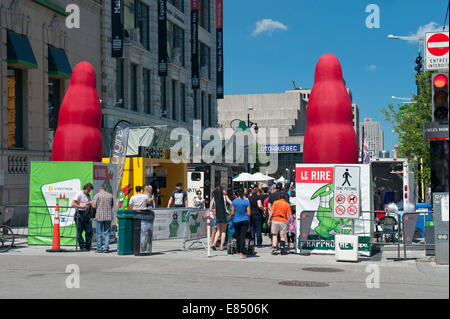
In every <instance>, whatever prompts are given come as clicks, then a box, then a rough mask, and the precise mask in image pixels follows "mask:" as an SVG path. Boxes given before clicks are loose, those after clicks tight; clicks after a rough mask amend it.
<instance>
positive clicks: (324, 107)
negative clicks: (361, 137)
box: [303, 54, 358, 164]
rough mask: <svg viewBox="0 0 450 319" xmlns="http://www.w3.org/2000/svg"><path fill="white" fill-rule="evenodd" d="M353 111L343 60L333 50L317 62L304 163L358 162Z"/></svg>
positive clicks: (309, 104) (307, 115)
mask: <svg viewBox="0 0 450 319" xmlns="http://www.w3.org/2000/svg"><path fill="white" fill-rule="evenodd" d="M352 114H353V112H352V105H351V101H350V97H349V95H348V92H347V89H346V88H345V84H344V80H343V78H342V69H341V64H340V63H339V61H338V59H337V58H336V57H335V56H334V55H333V54H325V55H323V56H322V57H321V58H320V60H319V62H317V66H316V73H315V78H314V85H313V88H312V91H311V95H310V98H309V102H308V107H307V111H306V118H307V126H306V133H305V141H304V145H303V161H304V163H320V164H325V163H333V164H334V163H338V164H341V163H342V164H354V163H357V162H358V142H357V140H356V133H355V129H354V128H353V122H352V119H353V115H352Z"/></svg>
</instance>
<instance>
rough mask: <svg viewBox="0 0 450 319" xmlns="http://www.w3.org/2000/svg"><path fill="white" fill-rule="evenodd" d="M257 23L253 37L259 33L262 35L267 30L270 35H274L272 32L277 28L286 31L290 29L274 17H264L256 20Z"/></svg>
mask: <svg viewBox="0 0 450 319" xmlns="http://www.w3.org/2000/svg"><path fill="white" fill-rule="evenodd" d="M255 25H256V27H255V30H253V32H252V36H253V37H256V36H257V35H260V34H261V33H264V32H267V34H268V35H272V33H273V32H274V31H276V30H283V31H286V30H287V29H288V27H287V26H285V25H284V24H283V23H281V22H279V21H273V20H272V19H262V20H259V21H256V23H255Z"/></svg>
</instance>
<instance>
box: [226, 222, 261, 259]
mask: <svg viewBox="0 0 450 319" xmlns="http://www.w3.org/2000/svg"><path fill="white" fill-rule="evenodd" d="M227 252H228V254H229V255H232V254H236V253H237V242H236V233H235V231H234V227H233V221H230V222H229V224H228V247H227ZM244 254H245V255H247V256H255V255H256V252H255V239H254V238H253V232H252V229H251V227H249V228H248V229H247V233H246V234H245V248H244Z"/></svg>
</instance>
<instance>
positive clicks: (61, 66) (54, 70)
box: [48, 45, 72, 78]
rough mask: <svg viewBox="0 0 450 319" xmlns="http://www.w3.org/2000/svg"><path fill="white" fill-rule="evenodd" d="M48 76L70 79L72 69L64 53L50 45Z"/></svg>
mask: <svg viewBox="0 0 450 319" xmlns="http://www.w3.org/2000/svg"><path fill="white" fill-rule="evenodd" d="M48 74H49V75H52V76H55V77H61V78H70V75H71V74H72V68H71V67H70V63H69V60H68V59H67V55H66V51H64V50H63V49H57V48H55V47H53V46H51V45H49V46H48Z"/></svg>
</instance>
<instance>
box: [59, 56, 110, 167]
mask: <svg viewBox="0 0 450 319" xmlns="http://www.w3.org/2000/svg"><path fill="white" fill-rule="evenodd" d="M101 126H102V110H101V107H100V101H99V99H98V95H97V88H96V79H95V71H94V68H93V67H92V65H91V64H90V63H89V62H86V61H83V62H80V63H78V64H77V65H76V66H75V68H74V69H73V71H72V76H71V77H70V84H69V88H68V90H67V92H66V94H65V95H64V99H63V101H62V104H61V108H60V110H59V118H58V128H57V129H56V133H55V138H54V140H53V147H52V160H53V161H89V162H101V161H102V153H103V142H102V133H101Z"/></svg>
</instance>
